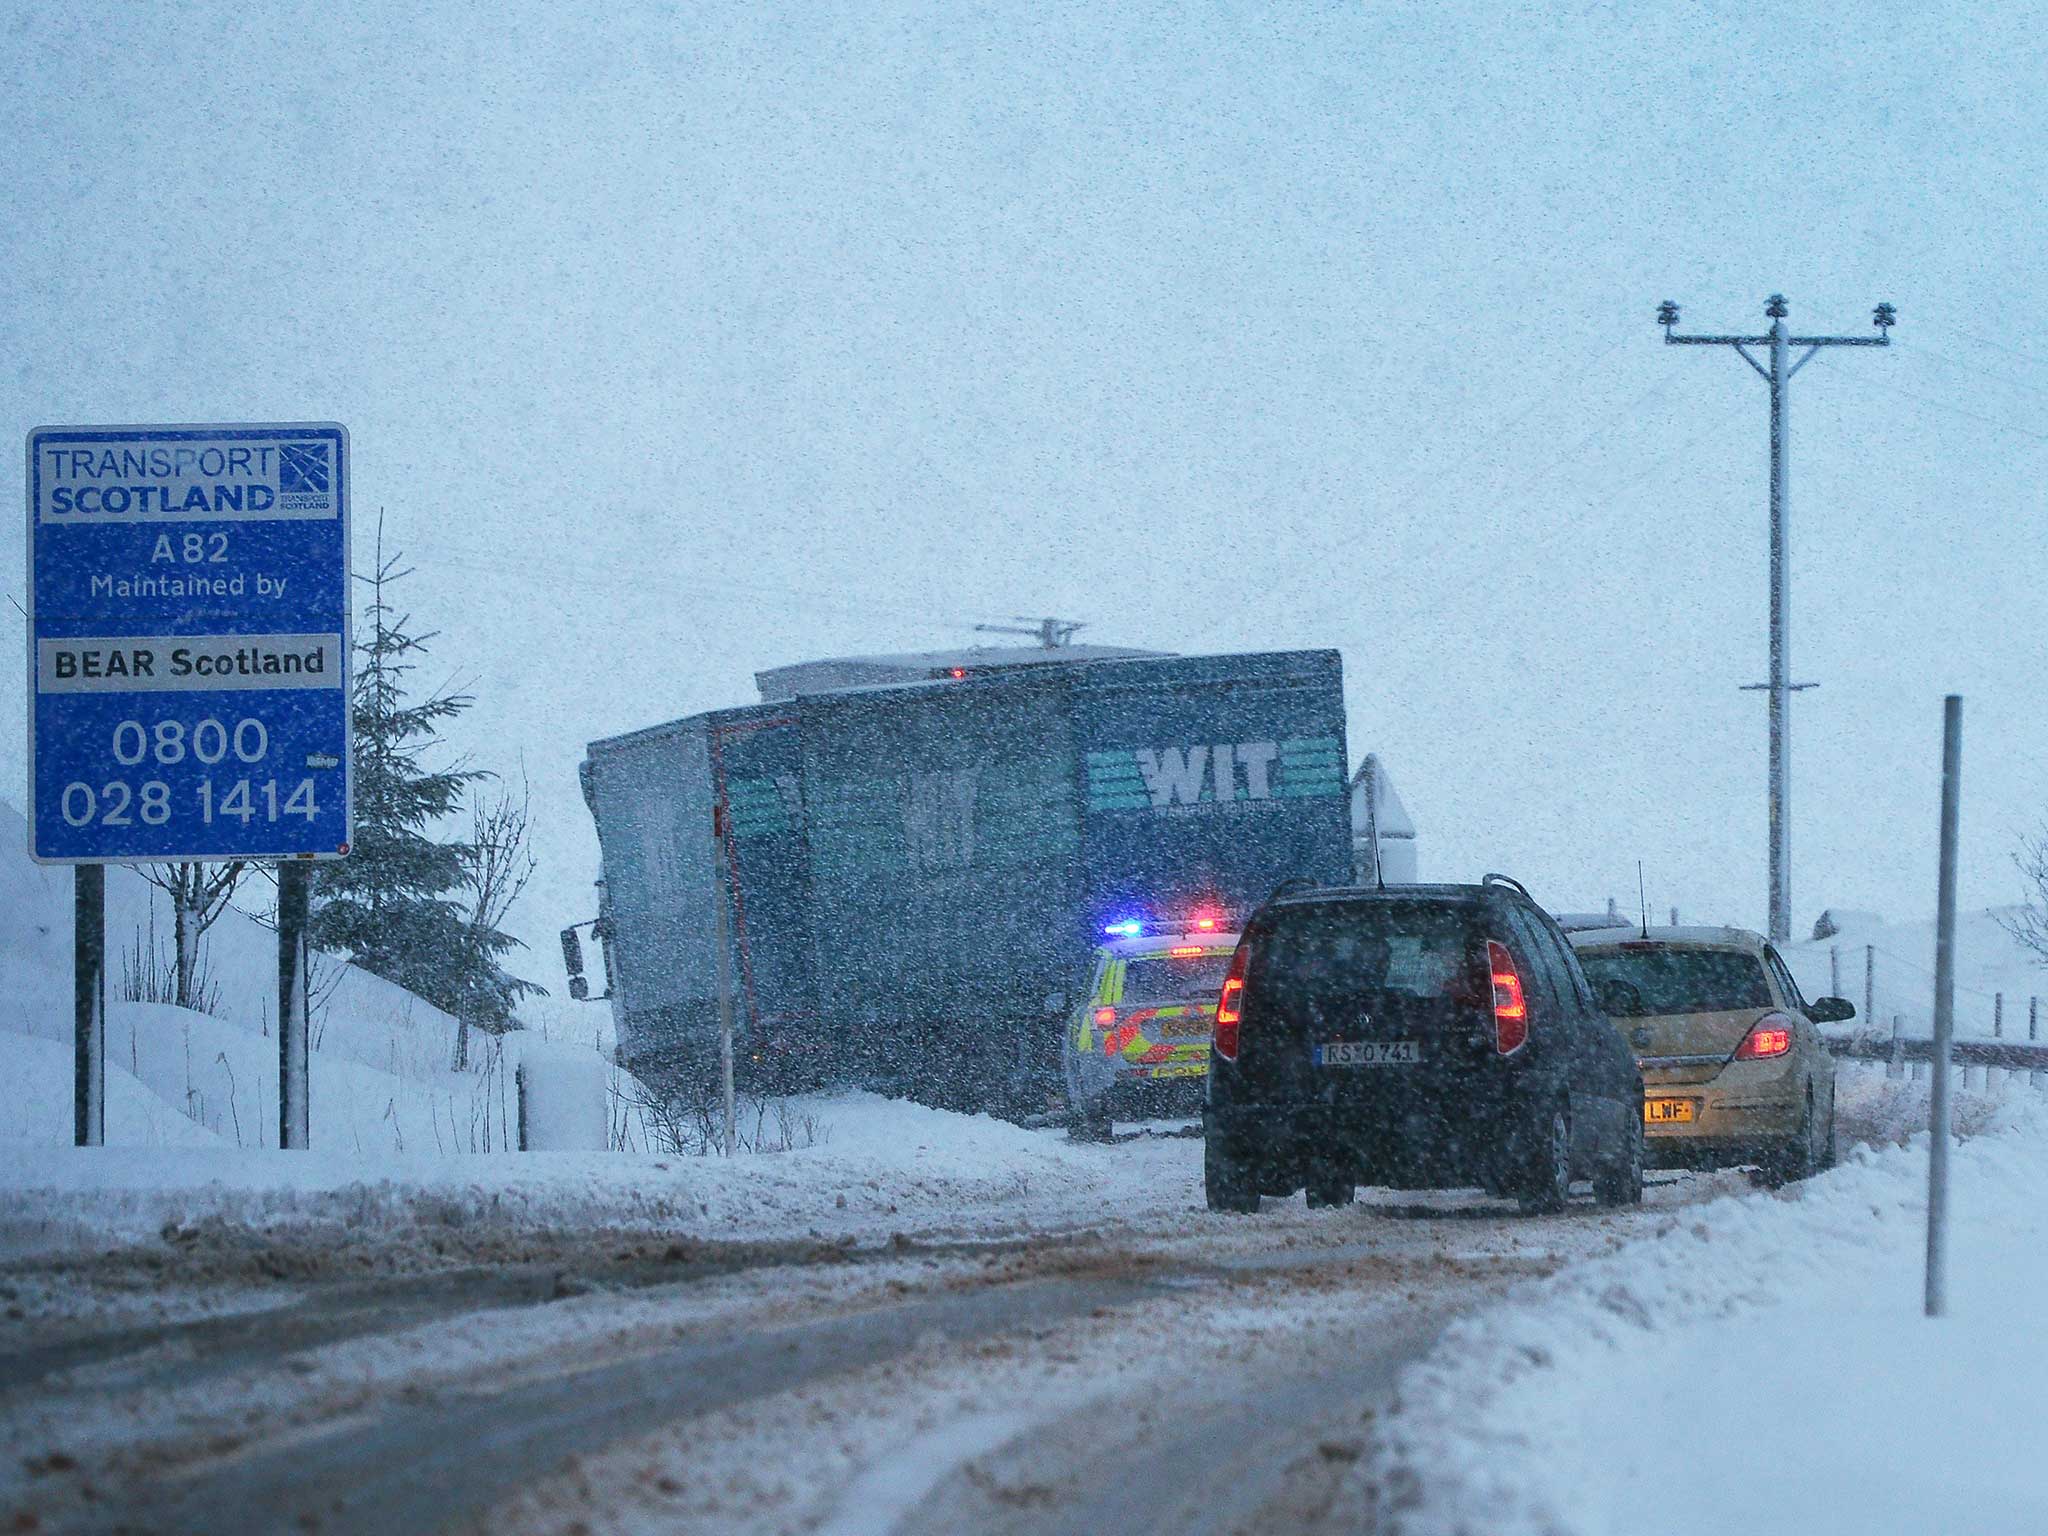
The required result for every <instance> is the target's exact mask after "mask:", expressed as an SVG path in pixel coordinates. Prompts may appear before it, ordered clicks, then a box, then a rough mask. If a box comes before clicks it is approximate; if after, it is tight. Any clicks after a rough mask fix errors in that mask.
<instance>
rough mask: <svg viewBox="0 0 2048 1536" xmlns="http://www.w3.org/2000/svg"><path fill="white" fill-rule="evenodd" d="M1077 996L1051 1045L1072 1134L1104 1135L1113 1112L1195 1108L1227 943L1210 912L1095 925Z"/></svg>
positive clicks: (1146, 1115) (1226, 930) (1232, 943)
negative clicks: (1091, 955)
mask: <svg viewBox="0 0 2048 1536" xmlns="http://www.w3.org/2000/svg"><path fill="white" fill-rule="evenodd" d="M1102 937H1103V942H1102V943H1101V944H1099V945H1098V946H1097V947H1096V950H1095V971H1094V979H1093V981H1092V983H1091V985H1090V986H1089V988H1088V991H1087V994H1086V1001H1085V1002H1084V1003H1083V1005H1082V1006H1081V1007H1080V1008H1078V1009H1076V1010H1075V1011H1074V1013H1073V1015H1072V1017H1071V1018H1070V1019H1069V1021H1068V1026H1067V1030H1066V1038H1065V1042H1064V1045H1063V1048H1062V1050H1061V1052H1060V1056H1061V1066H1062V1075H1063V1076H1064V1078H1065V1080H1066V1091H1067V1110H1068V1114H1069V1116H1070V1121H1071V1125H1072V1129H1073V1132H1074V1134H1075V1136H1077V1137H1079V1138H1082V1139H1084V1140H1107V1139H1108V1137H1109V1133H1110V1124H1111V1122H1112V1121H1113V1120H1118V1119H1123V1120H1133V1119H1152V1118H1156V1117H1160V1116H1168V1115H1197V1114H1200V1113H1201V1109H1202V1089H1203V1079H1204V1078H1205V1077H1206V1076H1207V1075H1208V1072H1209V1037H1210V1034H1211V1032H1212V1031H1213V1029H1214V1027H1215V1022H1216V999H1217V997H1218V996H1219V995H1220V994H1221V992H1222V990H1223V978H1224V976H1225V975H1227V974H1228V973H1229V970H1230V957H1231V955H1232V954H1233V953H1235V952H1236V949H1237V938H1238V936H1237V934H1236V932H1235V931H1234V930H1232V929H1231V928H1230V927H1229V926H1228V924H1227V922H1226V920H1225V919H1224V918H1222V917H1220V916H1208V915H1195V916H1191V917H1189V918H1186V919H1184V920H1181V921H1179V922H1175V923H1169V924H1166V925H1164V926H1161V925H1157V924H1153V923H1149V922H1147V921H1145V920H1144V919H1141V918H1123V919H1120V920H1118V921H1116V922H1113V923H1110V924H1109V925H1108V926H1107V927H1105V928H1104V929H1103V935H1102Z"/></svg>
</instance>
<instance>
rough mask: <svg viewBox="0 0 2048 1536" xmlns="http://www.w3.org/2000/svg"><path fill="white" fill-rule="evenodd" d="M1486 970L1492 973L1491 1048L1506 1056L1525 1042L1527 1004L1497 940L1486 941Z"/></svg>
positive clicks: (1512, 962)
mask: <svg viewBox="0 0 2048 1536" xmlns="http://www.w3.org/2000/svg"><path fill="white" fill-rule="evenodd" d="M1486 968H1487V970H1489V971H1491V972H1492V973H1493V1048H1494V1049H1495V1050H1497V1051H1499V1052H1500V1053H1501V1055H1503V1056H1510V1055H1513V1054H1514V1053H1515V1052H1516V1051H1519V1050H1520V1049H1521V1048H1522V1046H1523V1045H1524V1044H1525V1043H1527V1041H1528V1039H1529V1001H1528V998H1527V997H1526V996H1525V995H1524V994H1523V991H1522V976H1521V973H1520V972H1519V971H1517V970H1516V969H1515V960H1514V956H1512V955H1510V954H1509V953H1508V947H1507V945H1505V944H1503V943H1501V941H1500V940H1498V939H1488V940H1487V941H1486Z"/></svg>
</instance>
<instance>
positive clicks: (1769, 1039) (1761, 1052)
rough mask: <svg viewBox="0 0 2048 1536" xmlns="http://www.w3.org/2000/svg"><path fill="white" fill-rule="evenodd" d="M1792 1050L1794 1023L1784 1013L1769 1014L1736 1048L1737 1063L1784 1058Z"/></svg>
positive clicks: (1761, 1019)
mask: <svg viewBox="0 0 2048 1536" xmlns="http://www.w3.org/2000/svg"><path fill="white" fill-rule="evenodd" d="M1791 1049H1792V1021H1791V1020H1790V1019H1788V1018H1786V1017H1785V1015H1783V1014H1782V1013H1767V1014H1765V1015H1764V1016H1763V1017H1762V1018H1760V1019H1758V1020H1757V1021H1756V1024H1755V1026H1754V1027H1753V1028H1751V1030H1750V1032H1749V1033H1748V1034H1746V1035H1744V1036H1743V1037H1742V1044H1740V1045H1738V1046H1737V1047H1735V1059H1736V1060H1737V1061H1762V1060H1764V1059H1766V1058H1767V1057H1771V1056H1782V1055H1784V1054H1785V1053H1786V1052H1787V1051H1789V1050H1791Z"/></svg>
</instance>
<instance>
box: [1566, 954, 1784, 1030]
mask: <svg viewBox="0 0 2048 1536" xmlns="http://www.w3.org/2000/svg"><path fill="white" fill-rule="evenodd" d="M1579 968H1580V969H1581V970H1583V971H1584V972H1585V973H1586V978H1587V980H1589V981H1591V982H1592V983H1593V993H1594V995H1595V996H1596V997H1598V998H1599V999H1600V1006H1601V1007H1602V1008H1603V1009H1604V1010H1606V1012H1607V1014H1608V1015H1609V1016H1610V1017H1612V1018H1622V1019H1646V1018H1655V1017H1658V1016H1659V1015H1662V1014H1672V1013H1727V1012H1731V1011H1733V1010H1735V1009H1737V1008H1768V1007H1770V1006H1771V992H1770V988H1769V987H1767V986H1766V985H1765V984H1764V968H1763V966H1762V965H1760V964H1759V963H1758V962H1757V958H1756V956H1755V955H1751V954H1745V953H1743V952H1742V951H1741V950H1734V949H1683V948H1680V947H1679V946H1677V945H1672V944H1656V945H1651V946H1648V947H1645V948H1642V949H1602V950H1583V949H1582V950H1580V951H1579ZM1610 981H1618V982H1621V983H1623V984H1624V985H1625V986H1626V987H1627V989H1628V990H1627V991H1626V992H1624V991H1622V989H1621V988H1618V987H1610V986H1609V985H1608V983H1609V982H1610Z"/></svg>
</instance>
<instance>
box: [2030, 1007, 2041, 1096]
mask: <svg viewBox="0 0 2048 1536" xmlns="http://www.w3.org/2000/svg"><path fill="white" fill-rule="evenodd" d="M2027 1038H2028V1039H2029V1040H2039V1039H2040V1038H2041V999H2039V998H2038V997H2030V998H2028V999H2027ZM2027 1086H2028V1087H2030V1088H2038V1087H2040V1086H2041V1074H2040V1073H2039V1072H2029V1073H2028V1074H2027Z"/></svg>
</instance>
